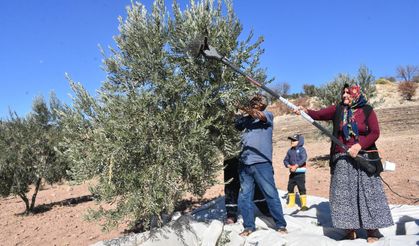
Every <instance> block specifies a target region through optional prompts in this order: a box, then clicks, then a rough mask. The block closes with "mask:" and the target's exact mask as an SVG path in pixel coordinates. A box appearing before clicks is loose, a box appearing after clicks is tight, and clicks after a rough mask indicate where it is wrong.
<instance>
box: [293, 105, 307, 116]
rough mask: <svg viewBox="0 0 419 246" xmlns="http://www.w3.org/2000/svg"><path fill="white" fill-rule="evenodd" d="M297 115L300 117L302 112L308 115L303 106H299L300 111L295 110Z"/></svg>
mask: <svg viewBox="0 0 419 246" xmlns="http://www.w3.org/2000/svg"><path fill="white" fill-rule="evenodd" d="M293 111H294V113H295V114H298V115H300V114H301V111H304V112H305V113H307V109H306V108H304V107H303V106H298V109H295V110H293Z"/></svg>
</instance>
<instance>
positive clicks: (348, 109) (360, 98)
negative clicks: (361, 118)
mask: <svg viewBox="0 0 419 246" xmlns="http://www.w3.org/2000/svg"><path fill="white" fill-rule="evenodd" d="M348 90H349V91H348V94H349V96H350V97H351V99H352V100H351V103H350V105H345V106H344V110H343V112H342V113H343V115H342V122H341V125H342V131H343V136H344V138H345V140H349V139H350V138H351V136H353V137H354V138H355V140H356V141H358V137H359V131H358V124H357V123H356V121H355V117H354V113H353V110H355V109H357V108H362V107H363V106H364V105H365V104H367V97H366V96H365V95H364V94H363V93H362V91H361V87H360V86H359V85H353V86H350V87H349V88H348Z"/></svg>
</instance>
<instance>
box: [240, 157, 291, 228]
mask: <svg viewBox="0 0 419 246" xmlns="http://www.w3.org/2000/svg"><path fill="white" fill-rule="evenodd" d="M273 173H274V172H273V168H272V164H271V163H270V162H264V163H258V164H253V165H244V164H242V165H240V168H239V175H240V193H239V201H238V207H239V210H240V213H241V214H242V216H243V226H244V228H245V229H247V230H252V231H254V230H255V229H256V227H255V215H254V210H253V208H254V207H253V194H254V189H255V183H256V184H257V185H258V186H259V188H260V190H261V191H262V193H263V195H264V196H265V199H266V202H267V203H268V207H269V211H270V212H271V215H272V217H273V219H274V221H275V225H276V229H279V228H281V227H286V226H287V222H285V219H284V214H283V212H282V205H281V201H280V200H279V196H278V190H277V189H276V187H275V181H274V176H273Z"/></svg>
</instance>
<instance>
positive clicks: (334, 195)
mask: <svg viewBox="0 0 419 246" xmlns="http://www.w3.org/2000/svg"><path fill="white" fill-rule="evenodd" d="M341 97H342V102H341V103H340V104H338V105H332V106H329V107H327V108H324V109H321V110H318V111H314V110H307V109H305V108H303V107H300V110H303V111H304V112H306V113H307V114H308V115H310V116H311V117H312V118H313V119H314V120H332V121H333V128H334V129H333V134H334V135H335V136H336V137H337V138H338V139H339V140H340V141H341V142H342V143H344V144H345V145H346V146H347V147H348V148H349V150H348V151H347V152H348V153H345V152H346V151H345V150H344V149H343V148H341V147H340V146H338V145H335V144H332V148H331V162H330V167H331V174H332V175H331V181H330V192H329V195H330V207H331V215H332V223H333V226H334V227H336V228H341V229H345V230H346V231H347V235H346V237H345V239H355V238H356V233H355V230H356V229H359V228H363V229H366V231H367V236H368V237H367V241H368V242H369V243H373V242H375V241H377V240H378V239H379V238H380V237H382V235H381V234H380V232H379V231H378V228H383V227H388V226H391V225H393V219H392V217H391V213H390V208H389V206H388V203H387V199H386V196H385V193H384V190H383V186H382V183H381V180H380V177H379V175H377V174H373V175H371V174H369V173H367V172H366V171H364V170H363V169H361V168H359V165H358V164H357V163H356V162H355V160H354V159H353V158H352V157H356V156H357V155H358V153H359V152H360V150H369V149H372V148H373V147H375V141H376V140H377V139H378V137H379V135H380V129H379V126H378V120H377V116H376V114H375V112H374V111H373V110H372V108H371V106H369V105H367V99H366V97H365V96H364V95H363V94H362V93H361V88H360V86H357V85H355V86H351V87H349V86H348V85H345V86H344V88H343V90H342V94H341ZM366 107H369V108H370V109H371V111H370V113H369V114H368V115H367V114H366V113H365V108H366ZM296 113H297V114H298V113H299V111H298V112H296ZM366 116H367V118H366ZM348 154H349V155H348Z"/></svg>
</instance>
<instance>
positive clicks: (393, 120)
mask: <svg viewBox="0 0 419 246" xmlns="http://www.w3.org/2000/svg"><path fill="white" fill-rule="evenodd" d="M390 89H392V88H390ZM387 96H388V95H387ZM384 97H386V96H385V95H384ZM397 102H398V103H396V102H393V103H392V104H391V105H394V106H393V107H390V108H389V105H388V104H382V106H380V107H379V109H378V110H377V114H378V118H379V121H380V127H381V137H380V138H379V140H378V142H377V146H378V148H379V149H380V151H381V153H380V154H381V156H382V158H383V159H384V160H388V161H391V162H394V163H396V170H395V171H394V172H384V173H383V174H382V177H383V178H384V180H385V181H386V182H387V183H388V184H389V185H390V186H391V188H392V189H393V190H394V191H396V192H397V193H399V194H400V195H402V196H407V197H409V196H411V197H419V174H418V172H417V171H416V168H418V164H419V154H418V153H417V152H418V150H419V148H418V146H419V103H418V101H414V102H409V103H400V101H397ZM391 105H390V106H391ZM296 132H299V133H302V134H304V135H305V137H306V145H305V147H306V149H307V152H308V153H309V161H308V168H309V170H308V173H307V181H306V182H307V184H306V186H307V191H308V194H311V195H316V196H321V197H328V192H329V179H330V175H329V169H328V166H327V164H326V163H327V160H325V159H326V158H325V156H326V155H327V154H328V151H329V146H330V143H329V142H328V141H327V139H326V138H324V137H320V136H319V135H318V134H317V133H318V130H317V129H316V128H314V127H312V126H311V125H310V124H309V123H307V122H305V121H304V120H303V119H301V118H300V117H296V116H279V117H276V118H275V132H274V166H275V178H276V183H277V187H278V188H279V189H282V190H285V189H286V184H287V180H288V171H287V169H285V168H284V166H283V164H282V160H283V157H284V155H285V153H286V151H287V149H288V148H289V142H288V141H287V140H286V137H287V136H289V135H291V134H293V133H296ZM385 191H386V194H387V197H388V200H389V202H390V203H391V204H412V205H418V203H416V204H415V203H414V201H413V200H409V199H406V198H402V197H399V196H398V195H396V194H394V193H392V192H391V191H390V190H389V188H388V187H385ZM89 195H90V193H89V191H88V184H87V183H86V184H82V185H78V186H69V185H68V184H61V185H55V186H44V187H43V190H41V191H40V192H39V195H38V198H37V204H39V205H41V208H42V209H40V210H41V211H40V212H39V213H37V214H34V215H29V216H22V215H19V214H20V213H21V212H22V211H23V210H24V204H23V202H22V201H21V200H20V199H19V198H16V197H7V198H1V199H0V218H1V219H0V228H1V230H0V238H1V240H0V245H88V244H92V243H94V242H97V241H100V240H105V239H111V238H115V237H118V236H120V235H122V234H123V233H124V230H125V229H126V227H124V226H121V227H120V228H118V229H115V230H113V231H110V232H102V231H101V226H100V225H99V224H97V223H95V222H87V221H85V220H84V219H83V216H84V214H85V213H86V211H87V209H88V208H96V207H97V205H96V204H95V202H94V201H92V200H91V199H90V196H89ZM220 195H223V185H221V184H220V185H215V186H214V187H212V188H211V189H209V190H208V192H207V193H206V195H205V198H206V199H212V198H215V197H218V196H220ZM308 203H310V201H308Z"/></svg>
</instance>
